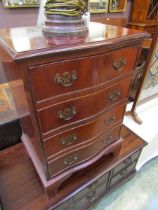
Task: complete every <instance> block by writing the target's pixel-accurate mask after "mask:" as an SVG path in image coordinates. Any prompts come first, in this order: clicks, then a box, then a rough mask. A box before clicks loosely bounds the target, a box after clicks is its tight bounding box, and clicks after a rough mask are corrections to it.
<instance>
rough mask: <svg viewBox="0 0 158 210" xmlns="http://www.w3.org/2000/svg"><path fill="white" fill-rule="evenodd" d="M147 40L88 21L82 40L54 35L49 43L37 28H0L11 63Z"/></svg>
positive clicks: (0, 40)
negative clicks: (85, 33) (86, 31)
mask: <svg viewBox="0 0 158 210" xmlns="http://www.w3.org/2000/svg"><path fill="white" fill-rule="evenodd" d="M148 37H150V35H149V34H148V33H147V32H143V31H139V30H135V29H128V28H122V27H117V26H112V25H105V24H101V23H94V22H90V23H89V27H88V33H87V35H86V36H84V37H82V38H81V37H77V36H65V37H57V36H56V37H53V38H51V40H50V39H49V40H48V39H46V37H45V36H44V34H43V33H42V29H41V28H40V27H36V26H33V27H21V28H10V29H0V47H2V48H3V49H4V50H5V51H7V53H9V55H10V56H11V57H12V59H13V60H20V59H27V58H32V57H36V56H41V55H47V54H52V55H53V54H56V53H62V52H66V51H69V52H71V51H76V50H83V49H92V48H96V47H99V46H104V47H106V46H113V45H115V44H118V43H124V42H127V41H134V40H137V41H138V40H142V39H145V38H148Z"/></svg>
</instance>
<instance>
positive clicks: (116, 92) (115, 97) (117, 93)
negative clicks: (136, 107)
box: [108, 90, 121, 102]
mask: <svg viewBox="0 0 158 210" xmlns="http://www.w3.org/2000/svg"><path fill="white" fill-rule="evenodd" d="M120 95H121V93H120V91H119V90H114V91H113V92H111V93H109V95H108V98H109V99H110V101H113V102H115V101H117V100H118V99H119V97H120Z"/></svg>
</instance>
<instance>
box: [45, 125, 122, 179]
mask: <svg viewBox="0 0 158 210" xmlns="http://www.w3.org/2000/svg"><path fill="white" fill-rule="evenodd" d="M119 133H120V126H119V127H117V128H115V129H112V130H111V131H109V132H106V133H105V134H104V135H101V136H99V137H97V138H96V139H94V140H93V142H91V143H90V144H87V145H85V146H84V147H82V148H79V149H78V148H77V149H76V150H73V152H72V150H71V151H70V152H69V153H67V154H66V155H65V154H62V156H61V154H60V156H56V158H54V157H53V156H52V158H50V159H49V161H48V168H49V172H50V176H54V175H56V174H58V173H60V172H61V171H64V170H66V169H69V168H71V167H73V166H75V165H77V164H80V163H82V162H84V161H86V160H88V159H90V158H92V157H94V156H95V155H97V154H98V153H99V152H101V151H102V150H103V149H104V148H105V147H106V146H105V145H107V142H108V144H110V143H112V142H113V141H115V140H117V139H118V138H119ZM111 136H112V138H111Z"/></svg>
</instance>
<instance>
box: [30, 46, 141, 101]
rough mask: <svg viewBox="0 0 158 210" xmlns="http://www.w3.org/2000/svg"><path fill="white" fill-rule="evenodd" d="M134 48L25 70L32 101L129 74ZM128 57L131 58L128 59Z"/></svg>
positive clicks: (133, 64) (132, 64) (135, 50)
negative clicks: (28, 75)
mask: <svg viewBox="0 0 158 210" xmlns="http://www.w3.org/2000/svg"><path fill="white" fill-rule="evenodd" d="M137 53H138V48H137V47H127V48H123V49H120V50H116V51H114V52H109V53H106V54H102V55H97V56H91V57H88V58H83V59H72V60H70V61H62V62H58V63H50V64H45V65H40V66H36V67H31V68H29V72H30V84H31V85H32V92H33V95H34V98H35V100H36V101H42V100H45V99H49V98H51V97H54V96H57V95H60V94H65V93H70V92H74V91H78V90H81V89H84V88H88V87H92V86H95V85H98V84H100V83H105V82H106V81H108V80H111V79H114V78H115V77H117V76H121V75H123V74H126V73H128V72H129V71H132V70H133V69H134V66H135V59H136V57H137ZM131 55H132V56H131Z"/></svg>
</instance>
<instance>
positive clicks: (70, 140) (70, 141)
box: [61, 134, 77, 146]
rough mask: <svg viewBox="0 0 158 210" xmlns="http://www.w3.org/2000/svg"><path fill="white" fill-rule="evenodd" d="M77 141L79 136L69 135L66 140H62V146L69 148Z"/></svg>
mask: <svg viewBox="0 0 158 210" xmlns="http://www.w3.org/2000/svg"><path fill="white" fill-rule="evenodd" d="M76 140H77V136H76V135H75V134H72V135H69V136H67V137H66V138H62V139H61V144H63V145H64V146H69V145H71V144H73V143H74V142H75V141H76Z"/></svg>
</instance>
